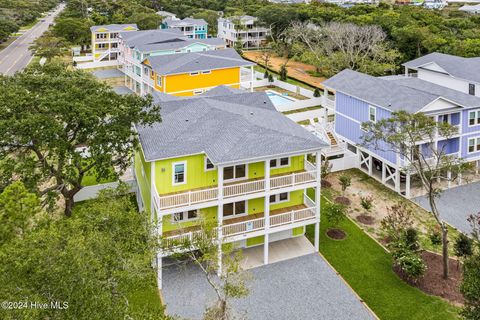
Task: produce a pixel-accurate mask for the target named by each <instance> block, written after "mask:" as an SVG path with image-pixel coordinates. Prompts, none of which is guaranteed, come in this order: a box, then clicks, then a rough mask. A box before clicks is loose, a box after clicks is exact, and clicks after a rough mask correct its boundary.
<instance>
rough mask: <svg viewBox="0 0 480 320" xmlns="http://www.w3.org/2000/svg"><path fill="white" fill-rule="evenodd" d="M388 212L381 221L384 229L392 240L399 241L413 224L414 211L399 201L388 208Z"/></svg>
mask: <svg viewBox="0 0 480 320" xmlns="http://www.w3.org/2000/svg"><path fill="white" fill-rule="evenodd" d="M387 211H388V214H387V216H386V217H385V218H383V220H382V222H381V226H382V230H383V231H384V232H385V233H386V235H387V237H388V238H389V239H391V241H392V242H398V241H399V240H401V238H402V236H403V235H404V234H405V232H406V230H407V229H408V228H411V227H412V225H413V218H412V211H411V210H410V209H408V208H407V206H406V205H405V204H404V203H402V202H399V203H398V204H395V205H393V206H391V207H390V208H388V209H387Z"/></svg>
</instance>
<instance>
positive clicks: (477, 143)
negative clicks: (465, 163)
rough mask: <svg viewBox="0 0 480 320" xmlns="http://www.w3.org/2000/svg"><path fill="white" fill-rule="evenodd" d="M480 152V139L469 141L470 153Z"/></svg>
mask: <svg viewBox="0 0 480 320" xmlns="http://www.w3.org/2000/svg"><path fill="white" fill-rule="evenodd" d="M473 152H480V137H478V138H470V139H468V153H473Z"/></svg>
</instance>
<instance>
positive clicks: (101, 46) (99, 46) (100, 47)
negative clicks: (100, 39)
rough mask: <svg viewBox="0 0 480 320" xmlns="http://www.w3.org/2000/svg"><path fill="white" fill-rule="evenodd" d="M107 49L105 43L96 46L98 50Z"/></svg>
mask: <svg viewBox="0 0 480 320" xmlns="http://www.w3.org/2000/svg"><path fill="white" fill-rule="evenodd" d="M106 47H107V44H106V43H99V44H98V49H105V48H106Z"/></svg>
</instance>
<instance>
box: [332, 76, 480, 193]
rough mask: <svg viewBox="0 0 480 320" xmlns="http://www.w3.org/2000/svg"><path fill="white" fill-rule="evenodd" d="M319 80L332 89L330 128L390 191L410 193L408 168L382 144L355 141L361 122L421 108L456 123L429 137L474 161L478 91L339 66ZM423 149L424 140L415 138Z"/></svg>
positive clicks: (479, 126) (479, 143) (479, 121)
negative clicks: (448, 131)
mask: <svg viewBox="0 0 480 320" xmlns="http://www.w3.org/2000/svg"><path fill="white" fill-rule="evenodd" d="M324 85H325V87H326V88H327V89H329V90H334V91H335V92H336V93H335V132H336V134H337V136H338V137H339V138H340V139H342V140H344V141H345V142H346V143H347V146H348V150H350V151H353V152H355V153H356V154H357V156H358V161H359V162H358V165H359V167H360V168H361V169H363V170H364V171H365V172H366V173H368V174H369V175H370V176H373V177H375V178H377V179H378V180H379V181H381V182H382V183H384V184H385V185H387V186H389V187H391V188H392V189H394V190H395V191H397V192H399V193H402V194H404V195H405V196H406V197H410V174H409V173H406V174H404V173H402V168H404V167H405V166H406V165H407V163H405V161H404V160H403V159H401V158H400V156H398V155H397V154H396V153H395V152H393V151H385V149H387V148H381V146H380V148H379V149H377V148H373V147H369V148H366V147H365V146H361V145H360V144H361V143H362V139H361V137H362V135H363V133H364V132H363V131H362V128H361V124H362V123H363V122H367V121H373V122H375V121H377V120H379V119H383V118H388V117H389V116H390V115H391V113H392V112H394V111H400V110H404V111H407V112H410V113H416V112H423V113H425V114H427V115H430V116H432V117H433V118H434V119H435V120H436V121H444V122H448V123H450V124H451V125H454V126H457V127H458V134H456V135H454V136H453V137H451V138H450V139H448V140H446V139H445V138H442V137H438V140H436V141H435V143H437V146H438V147H439V148H443V150H445V152H446V153H447V154H450V155H454V156H456V157H461V158H463V159H466V160H468V161H469V162H470V161H471V162H475V165H476V167H477V168H478V167H479V166H480V97H478V96H475V95H471V94H468V93H465V92H462V91H459V90H454V89H451V88H448V87H445V86H441V85H438V84H435V83H433V82H429V81H426V80H422V79H419V78H417V77H408V76H403V75H401V76H389V77H380V78H377V77H372V76H369V75H366V74H363V73H359V72H355V71H352V70H343V71H342V72H340V73H338V74H337V75H335V76H333V77H332V78H330V79H328V80H326V81H325V82H324ZM418 147H419V148H422V149H425V150H427V149H428V148H427V146H426V145H424V144H422V143H421V142H419V143H418ZM380 149H381V150H380Z"/></svg>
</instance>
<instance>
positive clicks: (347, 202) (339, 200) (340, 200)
mask: <svg viewBox="0 0 480 320" xmlns="http://www.w3.org/2000/svg"><path fill="white" fill-rule="evenodd" d="M335 202H336V203H340V204H344V205H346V206H349V205H350V203H352V202H351V201H350V199H348V198H347V197H342V196H340V197H336V198H335Z"/></svg>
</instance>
